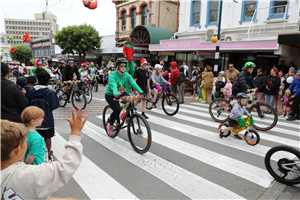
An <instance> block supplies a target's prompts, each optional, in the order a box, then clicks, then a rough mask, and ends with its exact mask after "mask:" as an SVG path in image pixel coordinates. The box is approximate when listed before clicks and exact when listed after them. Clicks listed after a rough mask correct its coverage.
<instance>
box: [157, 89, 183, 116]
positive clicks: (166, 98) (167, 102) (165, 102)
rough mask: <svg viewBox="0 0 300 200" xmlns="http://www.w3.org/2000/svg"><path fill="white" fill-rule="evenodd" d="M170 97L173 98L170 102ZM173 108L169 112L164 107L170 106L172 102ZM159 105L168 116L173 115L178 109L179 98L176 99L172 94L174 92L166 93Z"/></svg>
mask: <svg viewBox="0 0 300 200" xmlns="http://www.w3.org/2000/svg"><path fill="white" fill-rule="evenodd" d="M172 97H173V98H174V100H173V101H174V102H172ZM175 103H176V105H175V110H174V111H173V112H169V111H168V110H167V108H166V106H172V105H173V104H175ZM161 106H162V109H163V111H164V112H165V113H166V114H167V115H169V116H173V115H175V114H176V113H177V112H178V110H179V100H178V99H177V97H176V96H175V95H174V94H171V93H167V94H166V95H165V96H164V97H163V99H162V102H161Z"/></svg>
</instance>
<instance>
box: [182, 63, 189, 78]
mask: <svg viewBox="0 0 300 200" xmlns="http://www.w3.org/2000/svg"><path fill="white" fill-rule="evenodd" d="M183 68H184V71H183V73H184V75H185V76H186V71H187V70H188V69H189V67H188V66H187V65H184V66H183Z"/></svg>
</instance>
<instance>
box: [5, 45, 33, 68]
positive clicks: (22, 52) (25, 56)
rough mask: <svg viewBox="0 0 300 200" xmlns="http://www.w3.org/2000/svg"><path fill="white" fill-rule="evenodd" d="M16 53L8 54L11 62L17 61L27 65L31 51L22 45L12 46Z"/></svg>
mask: <svg viewBox="0 0 300 200" xmlns="http://www.w3.org/2000/svg"><path fill="white" fill-rule="evenodd" d="M14 48H15V50H16V52H15V53H11V52H10V57H11V58H12V59H13V60H17V61H19V62H20V63H26V64H27V63H29V62H30V60H31V58H32V50H31V49H30V48H29V47H28V46H26V45H24V44H19V45H16V46H14Z"/></svg>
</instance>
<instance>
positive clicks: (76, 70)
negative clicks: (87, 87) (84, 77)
mask: <svg viewBox="0 0 300 200" xmlns="http://www.w3.org/2000/svg"><path fill="white" fill-rule="evenodd" d="M75 67H76V66H75ZM75 74H76V76H77V80H80V74H79V72H78V68H77V67H76V68H75Z"/></svg>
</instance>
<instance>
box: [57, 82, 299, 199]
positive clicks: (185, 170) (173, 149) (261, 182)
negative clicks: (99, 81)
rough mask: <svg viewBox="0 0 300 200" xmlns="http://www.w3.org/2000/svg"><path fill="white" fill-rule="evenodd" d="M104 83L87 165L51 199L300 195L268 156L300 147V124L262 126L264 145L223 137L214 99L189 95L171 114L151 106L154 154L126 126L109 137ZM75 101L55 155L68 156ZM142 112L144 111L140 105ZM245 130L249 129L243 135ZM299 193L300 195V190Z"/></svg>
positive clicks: (62, 123) (89, 134)
mask: <svg viewBox="0 0 300 200" xmlns="http://www.w3.org/2000/svg"><path fill="white" fill-rule="evenodd" d="M104 91H105V87H103V86H102V85H99V91H98V92H96V93H95V92H93V100H92V102H91V104H89V105H88V106H87V108H86V109H85V114H88V117H89V118H88V121H87V122H86V124H85V126H84V128H83V130H82V135H81V136H82V140H81V141H82V144H83V147H84V148H83V154H84V155H83V159H82V164H81V166H80V167H79V169H78V170H77V172H76V173H75V174H74V176H73V178H72V179H71V180H70V181H69V183H68V184H67V186H65V187H64V188H63V189H61V190H60V191H58V192H57V193H55V194H53V195H52V197H62V198H67V197H72V198H75V199H134V198H136V199H258V198H260V199H277V198H278V199H299V198H300V189H299V188H300V186H299V185H298V186H286V185H283V184H281V183H278V182H276V181H275V182H274V179H273V178H272V177H271V175H269V173H268V171H267V170H266V169H265V165H264V156H265V154H266V152H267V151H268V150H269V149H270V148H271V147H273V146H276V145H280V144H285V145H289V146H292V147H294V148H299V128H300V121H294V122H288V121H286V120H285V119H281V118H279V122H278V123H277V125H276V127H275V128H273V129H272V130H270V131H266V132H263V131H258V133H259V134H260V138H261V140H260V143H259V144H258V145H256V146H250V145H248V144H247V143H246V142H245V141H244V140H237V139H234V138H233V137H232V136H233V135H231V136H230V137H228V138H223V139H221V138H220V137H219V133H218V129H217V128H218V126H219V123H217V122H215V121H213V120H212V119H211V117H210V115H209V113H208V106H209V104H200V103H199V102H197V101H195V100H194V99H191V98H189V97H190V96H186V97H185V102H186V103H185V104H181V105H180V109H179V112H178V113H177V114H176V115H175V116H173V117H170V116H167V115H166V114H165V113H164V112H163V110H162V108H161V106H160V104H158V107H157V108H156V109H152V110H151V111H147V110H146V114H147V115H148V117H149V119H148V122H149V125H150V127H151V131H152V145H151V148H150V151H149V152H147V153H146V154H144V155H139V154H137V153H136V152H135V151H134V150H133V149H132V147H131V145H130V143H129V142H128V140H127V130H122V131H121V132H120V133H119V136H118V137H116V138H114V139H112V138H109V137H108V136H107V135H106V133H105V130H104V129H103V125H102V110H103V108H104V107H105V106H106V105H107V103H106V101H105V99H104ZM71 109H72V105H71V104H67V106H66V107H65V108H59V109H58V110H56V111H55V112H54V117H55V126H56V127H55V128H56V134H55V137H53V138H52V150H53V152H54V156H55V159H57V158H60V157H61V156H62V155H63V154H64V144H65V143H66V142H67V140H68V137H69V134H70V127H69V125H68V122H67V121H66V120H64V118H66V117H71ZM138 112H141V107H140V105H139V106H138ZM240 135H242V133H240ZM297 191H298V192H297Z"/></svg>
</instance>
